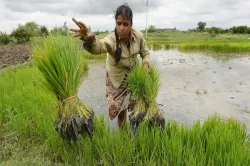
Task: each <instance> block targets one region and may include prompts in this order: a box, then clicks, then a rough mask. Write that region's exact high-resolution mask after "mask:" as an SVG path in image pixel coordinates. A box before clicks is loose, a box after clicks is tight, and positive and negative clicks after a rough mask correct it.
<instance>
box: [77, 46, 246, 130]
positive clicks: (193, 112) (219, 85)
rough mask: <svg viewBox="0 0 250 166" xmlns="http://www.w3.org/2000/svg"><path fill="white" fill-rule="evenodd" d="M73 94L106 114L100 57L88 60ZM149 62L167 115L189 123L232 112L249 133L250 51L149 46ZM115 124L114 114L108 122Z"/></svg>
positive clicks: (115, 125)
mask: <svg viewBox="0 0 250 166" xmlns="http://www.w3.org/2000/svg"><path fill="white" fill-rule="evenodd" d="M91 62H92V63H90V66H89V67H90V69H89V73H88V76H87V78H86V80H85V81H84V82H83V84H82V86H81V87H80V89H79V94H78V96H79V97H80V98H81V99H82V100H84V101H85V102H86V103H87V104H88V105H90V106H92V107H93V108H94V110H95V111H96V113H97V114H104V115H105V117H107V119H108V108H107V104H106V88H105V72H106V71H105V61H100V60H99V61H95V60H94V61H91ZM151 62H152V64H155V65H156V66H157V68H158V69H159V71H160V73H161V88H160V92H159V95H158V98H157V101H158V103H159V104H162V105H163V106H162V109H163V111H164V114H165V117H166V119H167V120H176V121H177V122H179V123H181V124H186V125H191V124H193V122H194V121H195V120H201V121H203V120H204V119H206V118H207V117H208V116H210V115H214V114H218V115H220V116H221V117H223V118H230V117H233V118H235V119H236V120H240V121H242V122H245V123H246V124H247V129H248V133H250V72H249V71H250V57H249V56H248V57H243V58H238V59H231V60H228V61H221V60H216V59H214V58H212V57H210V56H205V55H203V54H201V53H182V52H179V51H178V50H177V49H170V50H161V49H160V50H155V49H151ZM110 123H111V125H112V126H113V127H115V128H116V127H117V123H116V120H113V121H111V122H110Z"/></svg>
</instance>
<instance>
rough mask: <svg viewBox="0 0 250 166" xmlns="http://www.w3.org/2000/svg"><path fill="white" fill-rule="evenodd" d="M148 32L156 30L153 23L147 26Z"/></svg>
mask: <svg viewBox="0 0 250 166" xmlns="http://www.w3.org/2000/svg"><path fill="white" fill-rule="evenodd" d="M148 32H149V33H152V32H156V27H155V26H154V25H150V26H149V27H148Z"/></svg>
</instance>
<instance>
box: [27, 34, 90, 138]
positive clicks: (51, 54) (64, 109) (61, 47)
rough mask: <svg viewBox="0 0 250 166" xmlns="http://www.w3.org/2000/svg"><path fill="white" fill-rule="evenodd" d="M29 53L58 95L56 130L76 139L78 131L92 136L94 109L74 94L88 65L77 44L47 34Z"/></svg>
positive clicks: (67, 37) (49, 85)
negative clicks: (41, 42)
mask: <svg viewBox="0 0 250 166" xmlns="http://www.w3.org/2000/svg"><path fill="white" fill-rule="evenodd" d="M32 54H33V57H34V61H35V64H36V65H37V67H38V69H39V70H40V71H41V73H42V74H43V76H44V78H45V79H46V80H47V86H48V87H49V88H50V89H51V90H52V91H53V92H54V93H55V94H56V96H57V99H58V118H57V120H56V121H55V128H56V130H57V131H58V132H59V134H60V135H61V136H62V137H63V138H66V139H68V140H73V141H77V137H78V134H86V133H87V134H89V135H90V136H91V133H92V130H93V117H94V112H93V110H92V109H91V108H89V107H88V106H87V105H86V104H84V103H83V102H82V101H80V100H79V98H78V97H77V96H76V94H77V92H78V88H79V85H80V83H81V80H82V78H83V74H84V71H85V70H86V69H87V62H86V60H85V59H84V58H83V57H82V56H81V52H80V48H79V47H78V46H77V44H75V43H74V41H73V39H71V37H69V36H66V37H64V36H59V35H58V36H56V37H54V36H53V35H49V36H48V37H47V38H44V41H43V44H41V45H34V46H33V48H32Z"/></svg>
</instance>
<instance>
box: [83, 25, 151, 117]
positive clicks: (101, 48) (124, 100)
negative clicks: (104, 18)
mask: <svg viewBox="0 0 250 166" xmlns="http://www.w3.org/2000/svg"><path fill="white" fill-rule="evenodd" d="M129 45H130V47H127V45H126V44H125V43H124V42H121V43H120V47H121V49H122V55H121V59H120V61H119V62H118V64H117V65H116V63H115V62H116V61H115V51H116V38H115V32H111V33H110V34H109V35H108V36H107V37H105V38H104V39H97V38H94V39H92V40H88V39H86V40H85V42H83V47H84V48H85V49H86V50H87V51H88V52H90V53H92V54H103V53H107V59H106V71H107V73H106V94H107V95H106V97H107V104H108V107H109V115H110V118H111V119H114V118H115V117H116V116H117V115H118V114H119V113H120V112H121V111H123V110H128V109H130V108H131V107H132V105H133V104H132V102H131V101H130V99H129V95H130V94H129V92H128V90H127V84H126V82H125V80H126V77H127V74H128V72H129V71H130V70H131V68H132V67H133V66H134V65H135V64H136V63H138V60H137V55H138V54H140V56H141V58H142V62H143V63H147V64H150V56H149V50H148V48H147V46H146V45H145V40H144V38H143V34H142V33H141V32H139V31H136V30H134V29H131V37H130V44H129ZM128 101H129V103H128Z"/></svg>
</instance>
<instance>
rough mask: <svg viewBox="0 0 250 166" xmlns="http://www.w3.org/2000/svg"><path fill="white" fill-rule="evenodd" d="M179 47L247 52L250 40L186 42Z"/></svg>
mask: <svg viewBox="0 0 250 166" xmlns="http://www.w3.org/2000/svg"><path fill="white" fill-rule="evenodd" d="M178 48H179V50H181V51H185V50H186V51H191V50H193V51H213V52H218V53H247V52H250V42H238V43H237V42H221V41H209V42H204V41H200V42H186V43H179V44H178Z"/></svg>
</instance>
